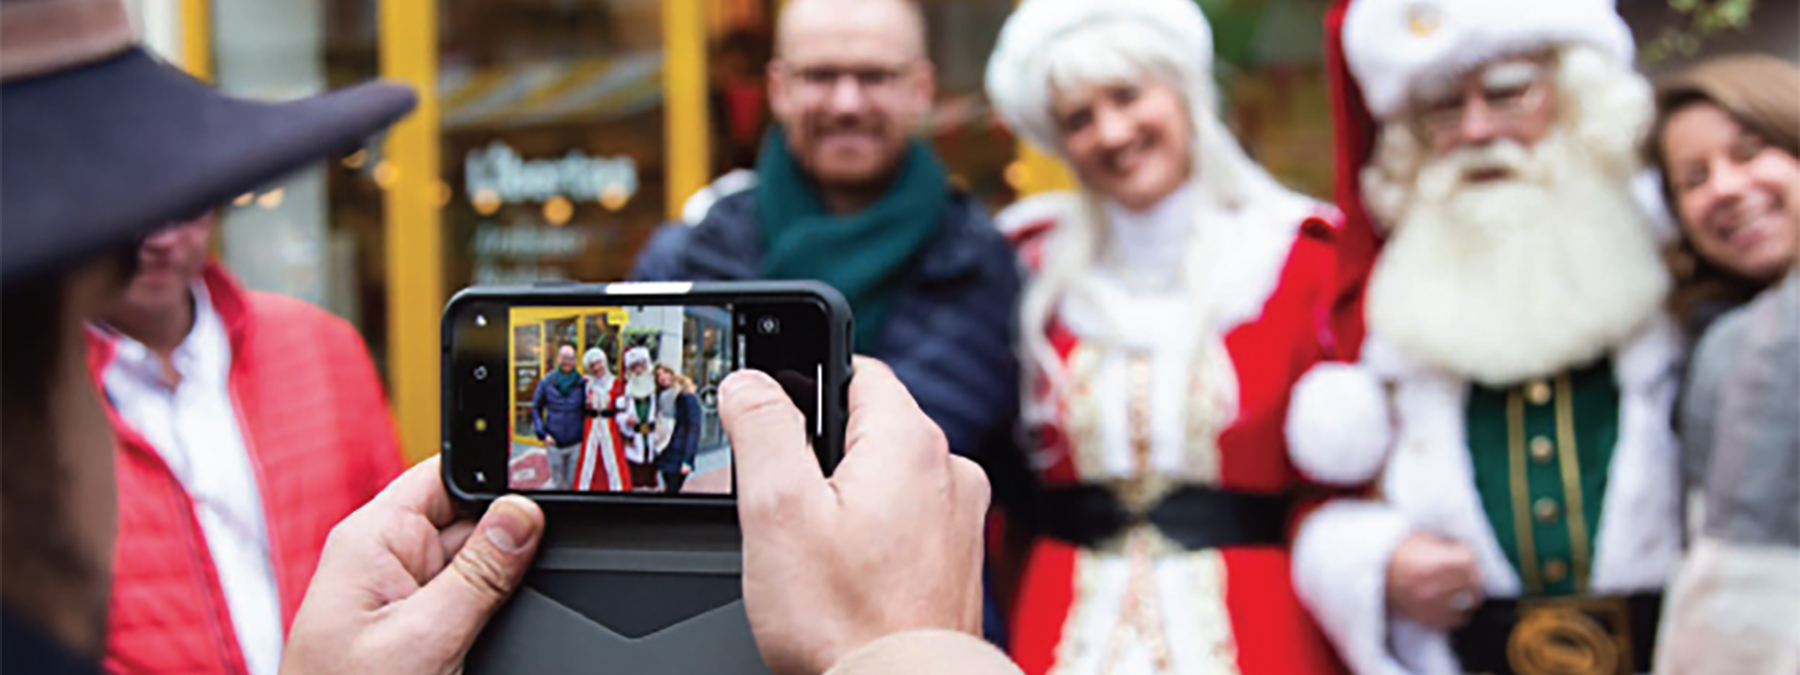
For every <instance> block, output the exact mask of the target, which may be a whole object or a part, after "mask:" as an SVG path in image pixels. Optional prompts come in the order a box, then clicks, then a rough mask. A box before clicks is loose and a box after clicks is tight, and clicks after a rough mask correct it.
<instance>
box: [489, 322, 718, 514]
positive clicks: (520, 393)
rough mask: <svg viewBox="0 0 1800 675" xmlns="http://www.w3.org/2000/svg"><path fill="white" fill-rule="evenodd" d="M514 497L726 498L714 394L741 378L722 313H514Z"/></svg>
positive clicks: (510, 483) (510, 463)
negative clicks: (735, 375) (733, 377)
mask: <svg viewBox="0 0 1800 675" xmlns="http://www.w3.org/2000/svg"><path fill="white" fill-rule="evenodd" d="M508 314H509V317H508V333H509V336H510V341H509V349H508V362H509V363H511V364H512V380H513V381H512V386H513V394H512V410H513V414H512V415H511V429H510V433H509V434H508V436H509V439H510V448H509V452H508V460H507V487H508V488H509V489H511V490H513V491H519V492H578V493H584V492H608V493H660V494H697V495H705V494H719V495H724V494H730V493H731V489H732V479H731V477H732V471H731V461H732V459H731V448H730V444H729V442H728V441H727V439H726V438H725V432H724V429H723V428H722V427H721V426H720V424H719V412H718V390H719V384H720V383H721V382H723V381H724V380H725V376H726V375H728V374H730V372H731V371H732V370H734V369H735V368H736V364H737V361H736V356H735V354H734V350H735V349H736V346H737V341H736V339H735V337H734V335H735V332H734V330H733V325H732V314H731V312H730V311H729V310H727V309H725V308H721V307H709V306H680V305H652V306H638V307H624V306H586V307H529V306H514V307H511V308H510V309H509V310H508Z"/></svg>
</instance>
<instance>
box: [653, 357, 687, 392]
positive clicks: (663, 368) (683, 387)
mask: <svg viewBox="0 0 1800 675" xmlns="http://www.w3.org/2000/svg"><path fill="white" fill-rule="evenodd" d="M656 372H658V373H668V374H669V381H670V382H673V383H674V387H675V389H677V390H680V391H681V392H683V393H688V394H692V393H694V391H695V389H696V387H695V386H694V378H691V377H688V376H686V375H683V374H681V371H679V370H676V369H674V368H672V367H670V366H667V365H664V364H661V363H658V364H656Z"/></svg>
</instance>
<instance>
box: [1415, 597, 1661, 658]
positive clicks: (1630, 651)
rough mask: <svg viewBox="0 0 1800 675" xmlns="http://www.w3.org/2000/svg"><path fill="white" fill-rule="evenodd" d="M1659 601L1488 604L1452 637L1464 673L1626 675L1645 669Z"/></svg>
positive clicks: (1653, 648) (1652, 648) (1578, 599)
mask: <svg viewBox="0 0 1800 675" xmlns="http://www.w3.org/2000/svg"><path fill="white" fill-rule="evenodd" d="M1661 615H1662V594H1661V593H1639V594H1636V595H1601V596H1570V597H1561V598H1542V599H1531V600H1516V599H1491V600H1488V601H1486V602H1483V603H1482V604H1481V607H1479V608H1477V609H1476V610H1475V613H1474V614H1473V615H1472V616H1471V617H1470V618H1469V623H1468V625H1466V626H1464V627H1462V628H1461V629H1459V630H1457V631H1456V632H1455V633H1453V634H1451V636H1450V644H1451V647H1452V648H1454V649H1455V650H1456V657H1457V659H1458V660H1460V661H1461V662H1462V669H1463V671H1464V672H1472V673H1492V674H1493V675H1536V674H1538V673H1568V674H1571V675H1573V674H1576V673H1579V674H1581V675H1590V674H1591V675H1631V674H1632V673H1638V672H1645V671H1648V670H1649V669H1650V666H1651V658H1652V655H1653V654H1654V653H1655V651H1656V624H1657V621H1658V619H1660V618H1661Z"/></svg>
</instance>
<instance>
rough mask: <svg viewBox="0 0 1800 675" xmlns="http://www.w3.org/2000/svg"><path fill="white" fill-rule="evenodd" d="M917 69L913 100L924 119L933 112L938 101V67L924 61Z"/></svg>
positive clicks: (914, 79) (914, 78)
mask: <svg viewBox="0 0 1800 675" xmlns="http://www.w3.org/2000/svg"><path fill="white" fill-rule="evenodd" d="M917 67H918V74H917V75H915V76H914V77H913V100H914V101H915V102H916V104H917V105H918V109H919V115H920V116H921V118H923V116H924V115H926V114H929V113H930V112H931V106H932V104H933V103H935V102H936V101H937V67H936V66H934V65H932V63H931V62H930V61H924V60H921V61H920V62H919V65H918V66H917Z"/></svg>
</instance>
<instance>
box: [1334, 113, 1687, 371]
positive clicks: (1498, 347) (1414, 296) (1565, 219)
mask: <svg viewBox="0 0 1800 675" xmlns="http://www.w3.org/2000/svg"><path fill="white" fill-rule="evenodd" d="M1564 127H1565V125H1562V124H1560V123H1559V124H1558V126H1557V128H1555V129H1553V130H1552V131H1551V132H1550V134H1549V135H1547V136H1546V137H1545V138H1544V139H1542V140H1541V141H1539V142H1538V143H1537V145H1536V146H1534V147H1532V148H1529V149H1528V148H1524V147H1521V146H1520V145H1518V144H1516V143H1511V142H1504V141H1503V142H1499V143H1495V144H1492V145H1488V146H1483V147H1479V148H1464V149H1461V150H1457V151H1454V152H1452V153H1451V154H1449V155H1446V156H1444V157H1441V158H1437V159H1431V160H1426V163H1425V164H1424V165H1423V166H1421V167H1420V168H1419V170H1418V172H1417V177H1416V179H1415V180H1413V181H1412V182H1411V184H1410V185H1401V186H1395V185H1391V184H1388V185H1383V184H1382V181H1381V180H1380V179H1379V178H1375V179H1374V180H1371V181H1370V182H1369V184H1370V190H1371V195H1370V197H1371V199H1370V200H1369V201H1370V202H1371V204H1372V208H1373V210H1377V211H1382V210H1385V211H1387V212H1388V214H1387V215H1391V216H1393V217H1391V218H1384V219H1383V220H1384V221H1385V222H1390V223H1393V228H1392V230H1393V231H1392V235H1391V238H1390V239H1389V241H1388V243H1387V245H1386V247H1385V248H1384V249H1383V251H1382V254H1381V256H1380V258H1379V259H1378V260H1377V262H1376V264H1375V269H1374V271H1373V276H1372V277H1371V280H1370V283H1369V291H1368V319H1369V328H1370V333H1371V335H1376V336H1379V337H1380V338H1381V339H1382V340H1384V341H1386V342H1388V343H1389V344H1391V345H1393V346H1394V347H1396V348H1398V349H1400V350H1401V352H1402V353H1405V354H1408V355H1410V356H1412V357H1414V358H1418V359H1421V360H1423V361H1425V362H1427V363H1429V364H1431V365H1434V366H1437V367H1441V368H1444V369H1446V370H1449V371H1451V372H1452V373H1455V374H1457V375H1459V376H1462V377H1464V378H1467V379H1471V380H1474V381H1476V382H1480V383H1483V384H1487V385H1490V386H1504V385H1507V384H1511V383H1517V382H1519V381H1522V380H1526V379H1530V378H1534V377H1543V376H1546V375H1550V374H1553V373H1555V372H1557V371H1560V370H1563V369H1566V368H1570V367H1574V366H1580V365H1583V364H1586V363H1588V362H1591V361H1593V360H1594V359H1596V358H1599V357H1600V356H1602V355H1604V354H1606V353H1607V352H1608V351H1610V350H1611V349H1612V348H1614V347H1616V346H1617V345H1619V344H1620V343H1621V342H1623V341H1624V340H1626V339H1627V338H1629V337H1631V336H1632V335H1633V334H1634V333H1635V332H1636V331H1638V330H1640V329H1642V328H1643V327H1644V326H1645V325H1646V324H1647V323H1648V322H1649V321H1650V320H1651V319H1652V318H1654V317H1655V315H1656V314H1657V312H1658V311H1659V308H1660V306H1661V304H1662V300H1663V298H1664V295H1665V293H1666V292H1667V291H1668V288H1669V278H1668V274H1667V272H1666V271H1665V269H1664V267H1663V265H1662V261H1661V257H1660V255H1659V253H1658V245H1657V241H1656V236H1655V233H1654V229H1653V226H1652V221H1651V219H1650V217H1649V216H1648V215H1646V214H1645V213H1644V211H1643V210H1642V209H1641V208H1640V207H1639V206H1638V204H1637V202H1636V201H1635V199H1634V198H1633V194H1632V191H1631V169H1630V168H1626V167H1635V166H1636V165H1635V162H1634V161H1633V160H1632V159H1631V156H1630V155H1629V153H1630V147H1629V145H1626V146H1624V147H1622V148H1619V149H1613V150H1608V149H1606V148H1605V147H1603V144H1597V143H1594V144H1589V143H1582V142H1581V141H1580V140H1578V139H1577V138H1576V136H1575V135H1574V134H1571V133H1568V132H1567V130H1566V129H1565V128H1564ZM1384 133H1410V132H1409V131H1407V130H1405V129H1401V128H1390V129H1388V130H1386V131H1385V132H1384ZM1621 153H1624V154H1621ZM1490 168H1504V169H1506V170H1507V172H1508V177H1506V178H1503V179H1498V180H1490V181H1486V182H1471V181H1469V180H1466V177H1467V176H1469V175H1471V173H1472V172H1477V171H1480V170H1482V169H1490ZM1370 173H1375V172H1373V171H1371V172H1370ZM1396 188H1397V189H1396ZM1383 190H1386V193H1385V194H1377V193H1380V192H1381V191H1383ZM1384 200H1385V203H1384ZM1384 205H1385V206H1387V208H1386V209H1383V208H1382V206H1384Z"/></svg>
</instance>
